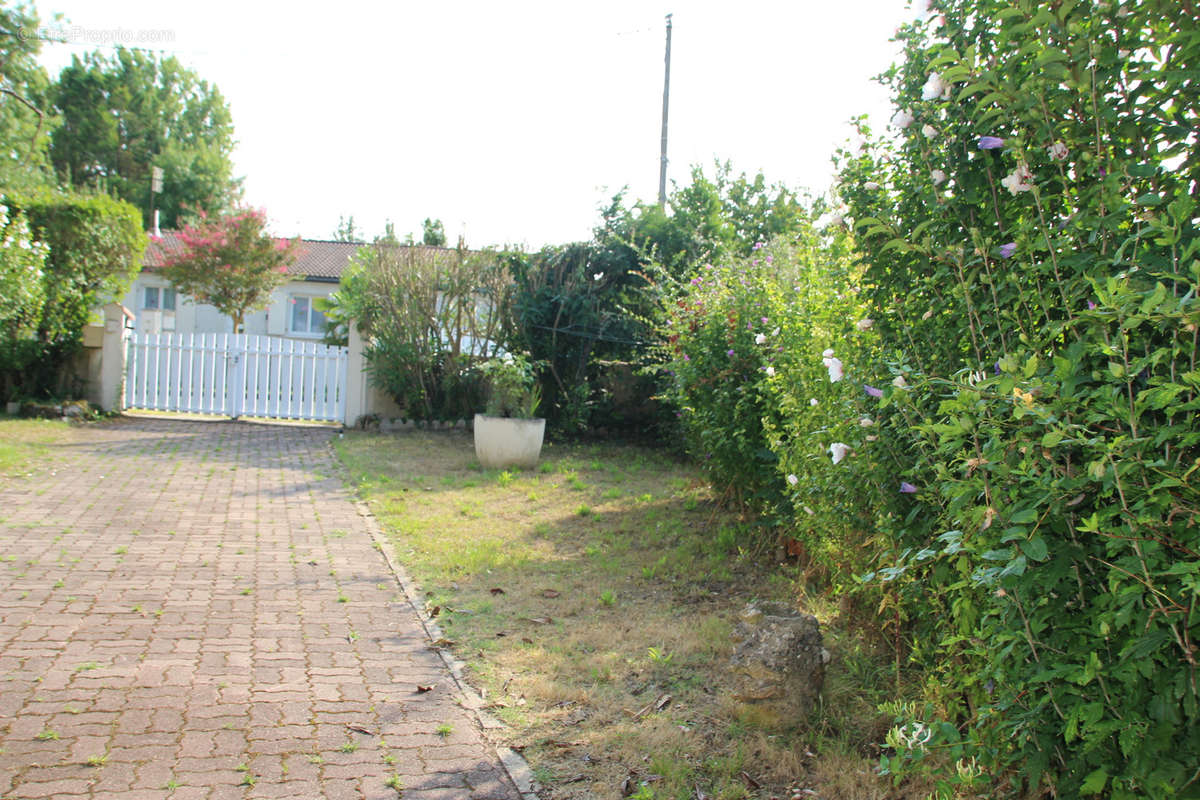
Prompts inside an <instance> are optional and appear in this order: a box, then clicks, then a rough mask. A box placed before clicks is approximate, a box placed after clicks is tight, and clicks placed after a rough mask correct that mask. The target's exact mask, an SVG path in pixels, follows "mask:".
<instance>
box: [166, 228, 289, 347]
mask: <svg viewBox="0 0 1200 800" xmlns="http://www.w3.org/2000/svg"><path fill="white" fill-rule="evenodd" d="M266 225H267V217H266V214H265V213H264V212H262V211H258V210H253V209H245V210H240V211H236V212H233V213H229V214H222V215H217V216H208V215H204V216H202V217H201V218H200V221H199V223H198V224H197V225H195V226H192V225H185V226H184V228H183V229H182V230H181V231H180V232H179V239H180V241H181V242H182V244H183V247H182V248H181V249H180V250H179V251H177V252H175V253H172V254H170V255H168V256H167V258H166V259H165V262H166V263H165V264H164V266H163V270H162V274H163V276H164V277H165V278H166V279H167V280H169V281H170V282H171V283H173V284H175V288H176V289H178V290H179V291H181V292H183V293H185V294H188V295H191V296H192V298H194V299H195V300H196V302H199V303H208V304H209V305H212V306H215V307H216V309H217V310H218V311H220V312H221V313H222V314H225V315H226V316H228V317H229V318H230V319H232V320H233V332H234V333H241V332H242V326H243V323H244V322H245V320H246V314H248V313H249V312H251V311H256V310H258V309H260V308H264V307H266V305H267V301H268V299H269V298H270V295H271V291H272V290H274V289H275V287H277V286H281V285H283V284H284V283H285V282H287V279H288V278H287V267H288V264H289V263H291V261H292V259H294V258H295V256H296V251H297V249H298V247H299V242H300V240H299V239H295V240H291V241H289V240H287V239H275V238H273V237H272V236H271V235H270V234H268V233H267V232H266Z"/></svg>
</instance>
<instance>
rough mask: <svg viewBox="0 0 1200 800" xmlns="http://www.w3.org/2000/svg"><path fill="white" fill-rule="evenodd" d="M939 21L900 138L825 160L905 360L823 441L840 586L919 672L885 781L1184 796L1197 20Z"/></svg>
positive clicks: (882, 326) (908, 37)
mask: <svg viewBox="0 0 1200 800" xmlns="http://www.w3.org/2000/svg"><path fill="white" fill-rule="evenodd" d="M935 5H936V8H935V9H934V10H933V12H932V13H931V14H930V15H929V16H928V17H927V18H925V19H922V20H920V21H918V22H917V23H915V24H913V25H911V26H908V27H906V28H904V29H903V30H902V31H901V32H900V34H899V35H900V38H901V40H902V41H903V42H904V44H905V48H906V60H905V62H904V63H903V64H902V65H901V66H899V67H897V68H895V69H894V70H893V71H891V72H890V73H889V74H888V75H887V76H885V77H886V80H888V82H889V83H890V85H891V87H892V89H893V91H894V96H895V101H896V104H897V108H898V109H899V110H898V112H897V114H896V116H895V117H894V118H893V121H892V125H893V129H894V132H895V134H896V136H895V137H892V138H886V139H876V140H871V139H870V138H869V132H868V131H866V130H865V129H864V131H863V133H864V135H866V136H867V137H868V142H867V144H866V145H865V147H864V148H862V149H859V150H856V151H854V152H843V153H841V154H840V163H841V184H840V186H841V189H840V193H841V196H842V198H843V199H844V201H845V202H846V204H847V206H848V215H849V217H850V218H851V219H852V220H853V221H854V226H855V229H856V231H857V232H858V246H859V249H860V251H861V252H862V254H863V259H864V273H863V287H864V298H865V300H866V302H867V303H868V304H869V308H870V310H869V312H868V314H869V316H871V317H872V318H873V319H874V321H875V322H874V330H875V331H876V333H877V334H878V335H879V337H880V339H879V341H880V344H881V347H883V348H885V350H886V351H888V352H894V353H895V355H894V356H893V357H892V358H890V359H884V358H876V360H875V361H870V360H863V361H862V362H857V361H853V360H850V359H845V358H843V361H844V362H845V363H844V370H845V372H846V374H847V376H848V377H847V379H845V380H843V381H841V382H839V383H838V384H837V388H838V390H839V391H840V392H841V397H842V401H843V402H844V403H846V404H848V406H847V407H846V408H845V412H844V413H845V420H844V422H843V430H847V431H848V430H850V426H852V424H853V420H854V419H855V418H862V417H868V418H870V419H871V421H872V423H873V425H871V426H863V428H862V430H863V432H865V431H867V430H874V431H875V433H872V434H870V435H873V436H876V437H878V438H877V439H876V440H875V441H873V442H871V446H870V447H868V446H867V443H866V441H865V437H866V435H867V434H865V433H862V435H861V436H860V438H859V440H856V441H850V439H849V438H847V437H849V436H850V434H848V433H835V432H834V431H831V432H830V435H829V437H828V438H831V439H832V438H834V436H841V437H842V438H840V439H837V441H840V442H842V443H843V444H845V445H846V446H847V447H848V450H847V451H846V457H845V458H844V460H841V463H840V464H839V465H838V466H843V467H845V470H844V472H843V477H844V480H845V482H846V485H847V488H846V489H845V491H846V492H847V493H848V494H854V495H855V496H860V495H861V493H864V492H865V493H868V495H871V497H870V503H871V508H872V509H873V513H874V514H875V519H874V520H873V525H872V526H871V527H872V528H873V535H874V537H875V538H874V539H873V540H872V542H873V545H874V548H875V549H876V553H875V557H876V559H877V561H878V563H877V564H876V565H872V568H871V569H869V570H868V571H867V572H865V573H864V574H863V575H862V576H860V577H861V578H862V580H863V581H864V582H865V585H866V586H878V585H880V584H884V585H887V586H889V587H890V590H891V591H892V592H893V593H894V594H895V596H897V597H899V598H901V599H902V603H903V609H904V614H905V616H906V618H907V619H910V620H911V621H912V622H911V626H910V627H909V629H908V631H909V636H910V639H909V643H908V644H909V646H910V647H911V649H912V650H911V652H912V654H913V656H914V658H915V659H916V660H917V663H918V664H920V665H922V666H924V667H925V669H926V670H927V672H928V674H929V682H928V688H929V691H928V700H929V702H928V704H927V705H926V706H924V707H923V708H915V707H904V708H897V709H896V711H897V723H898V725H897V727H896V728H895V729H894V730H893V731H892V733H891V735H890V736H889V739H888V744H889V746H890V747H889V749H888V750H887V751H886V755H885V756H884V758H883V764H882V766H883V769H884V771H885V772H890V773H893V774H896V775H897V776H900V775H902V774H904V773H905V772H907V771H910V770H916V769H923V768H927V767H929V766H930V765H931V764H932V765H934V768H935V769H936V770H937V773H938V775H939V776H940V780H941V782H942V787H941V790H942V792H944V793H945V794H947V795H949V794H951V793H954V792H961V791H970V792H980V791H986V792H987V793H988V795H989V796H996V795H1001V794H1022V793H1030V794H1041V793H1047V792H1048V793H1052V794H1054V795H1056V796H1064V797H1070V796H1080V795H1084V796H1091V795H1104V796H1110V797H1116V798H1133V797H1178V796H1197V793H1198V792H1200V772H1198V771H1197V770H1196V765H1197V764H1200V725H1197V723H1196V720H1197V719H1198V718H1200V675H1198V674H1197V673H1198V671H1200V649H1198V642H1200V607H1198V606H1200V602H1198V600H1200V493H1198V492H1197V491H1196V488H1195V487H1196V485H1197V474H1198V472H1200V429H1198V428H1197V426H1196V425H1195V419H1196V413H1197V409H1198V408H1200V371H1197V368H1196V355H1197V345H1198V339H1197V335H1198V334H1197V326H1198V325H1200V309H1198V307H1197V300H1196V297H1197V291H1198V289H1200V237H1197V234H1196V222H1197V212H1196V209H1197V198H1196V187H1197V186H1198V185H1200V159H1198V158H1197V157H1196V155H1195V153H1196V144H1197V132H1196V127H1197V125H1196V122H1197V106H1196V103H1195V98H1196V97H1197V96H1198V94H1200V92H1198V89H1200V87H1198V85H1197V83H1198V79H1197V75H1198V74H1200V26H1198V25H1197V11H1196V8H1195V6H1194V4H1193V3H1190V2H1183V3H1180V2H1177V1H1174V2H1165V1H1164V2H1156V1H1154V0H1147V2H1142V3H1136V4H1134V3H1117V2H1111V3H1108V2H1096V3H1090V2H1086V3H1085V2H1073V0H1065V1H1064V2H1061V3H1053V4H1049V3H1040V2H1032V1H1031V0H1017V2H1012V1H1011V0H937V2H936V3H935ZM840 346H841V345H840V344H838V343H834V344H832V347H833V348H834V350H835V352H836V351H837V350H838V349H839V347H840ZM851 376H861V382H859V381H854V380H850V379H849V378H850V377H851ZM893 380H895V384H894V385H893V383H892V381H893ZM866 385H871V387H872V391H870V392H868V391H866V390H865V389H864V386H866ZM875 387H879V389H878V390H875ZM793 405H795V403H793ZM792 438H793V440H794V439H795V438H796V436H795V435H793V437H792ZM816 453H817V448H816V447H815V446H813V447H811V448H810V450H809V456H810V457H811V456H813V455H814V454H816ZM863 476H874V477H875V480H874V481H871V480H864V478H863ZM888 481H891V485H889V483H888ZM806 501H807V504H808V505H810V506H811V507H812V508H813V511H814V515H815V516H817V517H820V516H821V515H828V514H830V513H836V512H837V511H838V506H837V501H838V498H837V495H836V494H832V493H828V492H826V493H824V494H820V495H814V496H810V497H808V498H806ZM822 502H825V503H826V505H827V506H828V507H827V508H826V507H823V506H821V505H819V504H820V503H822ZM858 561H859V559H851V564H855V563H857V562H858ZM947 758H948V759H949V760H950V761H953V762H955V765H956V768H955V769H947V768H946V760H947Z"/></svg>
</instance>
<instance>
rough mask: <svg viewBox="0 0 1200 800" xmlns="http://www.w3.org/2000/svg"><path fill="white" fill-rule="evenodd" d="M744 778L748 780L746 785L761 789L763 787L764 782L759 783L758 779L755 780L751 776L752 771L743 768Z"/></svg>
mask: <svg viewBox="0 0 1200 800" xmlns="http://www.w3.org/2000/svg"><path fill="white" fill-rule="evenodd" d="M742 780H744V781H745V782H746V785H747V786H749V787H750V788H751V789H761V788H762V784H761V783H759V782H758V781H756V780H754V778H752V777H750V773H749V772H746V770H742Z"/></svg>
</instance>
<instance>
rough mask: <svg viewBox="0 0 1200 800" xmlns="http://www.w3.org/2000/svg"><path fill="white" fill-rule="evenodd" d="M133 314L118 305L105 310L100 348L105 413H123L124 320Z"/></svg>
mask: <svg viewBox="0 0 1200 800" xmlns="http://www.w3.org/2000/svg"><path fill="white" fill-rule="evenodd" d="M132 317H133V315H132V314H130V313H129V310H128V309H127V308H125V306H123V305H121V304H120V303H109V304H108V305H106V306H105V307H104V341H103V343H102V344H101V348H100V402H101V407H102V408H103V409H104V410H105V411H114V412H120V411H123V410H124V409H125V365H126V361H125V359H126V356H127V349H128V348H127V347H126V342H127V341H128V339H129V330H128V328H126V327H125V320H126V319H131V318H132Z"/></svg>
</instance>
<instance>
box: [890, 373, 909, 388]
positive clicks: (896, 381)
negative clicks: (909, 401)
mask: <svg viewBox="0 0 1200 800" xmlns="http://www.w3.org/2000/svg"><path fill="white" fill-rule="evenodd" d="M892 386H895V387H896V388H897V389H907V388H908V381H906V380H904V376H903V375H897V376H896V377H894V378H892Z"/></svg>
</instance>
